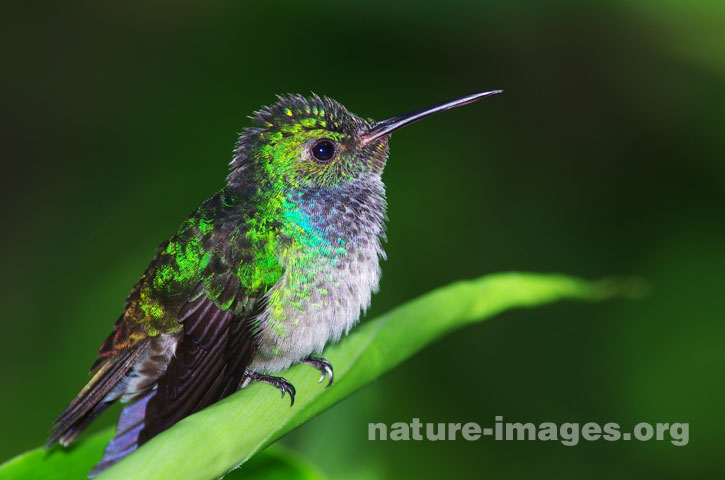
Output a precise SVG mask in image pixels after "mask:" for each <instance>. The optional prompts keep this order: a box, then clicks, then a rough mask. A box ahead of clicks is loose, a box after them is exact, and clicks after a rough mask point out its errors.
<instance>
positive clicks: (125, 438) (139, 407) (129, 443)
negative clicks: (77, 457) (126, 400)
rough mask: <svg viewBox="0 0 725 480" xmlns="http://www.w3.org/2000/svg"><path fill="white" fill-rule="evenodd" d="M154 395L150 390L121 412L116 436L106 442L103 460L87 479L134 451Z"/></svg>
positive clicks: (154, 392)
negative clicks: (147, 407) (147, 406)
mask: <svg viewBox="0 0 725 480" xmlns="http://www.w3.org/2000/svg"><path fill="white" fill-rule="evenodd" d="M154 395H156V390H155V389H154V390H152V391H150V392H148V393H146V394H144V395H143V396H141V397H140V398H137V399H134V400H133V402H132V403H130V404H129V405H128V406H127V407H125V408H124V409H123V411H121V416H120V417H119V418H118V423H117V424H116V435H115V436H114V437H113V439H111V441H110V442H108V445H106V449H105V450H104V451H103V458H102V459H101V461H100V462H98V463H97V464H96V466H95V467H93V470H91V471H90V473H88V478H94V477H96V476H98V475H100V474H101V473H103V471H104V470H106V469H107V468H109V467H110V466H112V465H114V464H116V463H117V462H119V461H121V460H123V459H124V458H125V457H126V456H127V455H129V454H130V453H131V452H133V451H134V450H136V449H137V448H138V445H139V434H140V433H141V431H142V430H143V429H144V426H145V424H144V418H145V416H146V405H147V404H148V402H149V400H151V399H152V398H153V397H154Z"/></svg>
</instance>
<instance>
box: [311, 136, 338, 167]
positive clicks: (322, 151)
mask: <svg viewBox="0 0 725 480" xmlns="http://www.w3.org/2000/svg"><path fill="white" fill-rule="evenodd" d="M334 155H335V145H333V143H332V142H331V141H329V140H320V141H318V142H317V143H315V144H314V145H313V146H312V156H313V157H315V160H317V161H318V162H321V163H327V162H329V161H330V160H331V159H332V157H333V156H334Z"/></svg>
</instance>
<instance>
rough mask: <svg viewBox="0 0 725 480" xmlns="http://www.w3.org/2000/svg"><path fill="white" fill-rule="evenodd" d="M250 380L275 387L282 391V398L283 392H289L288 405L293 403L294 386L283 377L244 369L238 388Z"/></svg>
mask: <svg viewBox="0 0 725 480" xmlns="http://www.w3.org/2000/svg"><path fill="white" fill-rule="evenodd" d="M250 382H262V383H266V384H267V385H272V386H273V387H277V388H279V390H280V391H281V392H282V398H284V394H285V393H289V398H290V407H291V406H292V405H294V403H295V387H294V385H292V384H291V383H290V382H289V381H287V379H285V378H282V377H273V376H271V375H263V374H261V373H257V372H250V371H246V372H245V373H244V378H243V379H242V384H241V386H240V387H239V388H240V389H242V388H244V387H246V386H247V385H249V383H250Z"/></svg>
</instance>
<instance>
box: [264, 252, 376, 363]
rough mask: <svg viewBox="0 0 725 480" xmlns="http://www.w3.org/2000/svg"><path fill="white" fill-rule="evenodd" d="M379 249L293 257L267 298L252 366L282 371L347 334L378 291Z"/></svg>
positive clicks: (319, 351)
mask: <svg viewBox="0 0 725 480" xmlns="http://www.w3.org/2000/svg"><path fill="white" fill-rule="evenodd" d="M378 248H379V247H378V244H377V242H375V243H372V244H369V245H368V246H365V247H364V248H358V249H355V250H354V251H350V252H345V254H344V255H342V254H340V255H338V256H331V257H320V258H318V259H316V260H314V261H308V262H305V261H304V258H295V259H293V261H292V262H291V263H290V264H289V265H288V268H287V270H286V272H285V275H284V276H283V277H282V279H281V280H280V282H279V283H278V285H277V287H276V288H275V289H274V290H273V291H272V292H271V293H270V295H269V298H268V306H267V308H266V309H265V312H264V314H263V317H262V320H263V322H262V325H263V329H262V331H261V332H260V334H259V336H258V345H259V350H258V354H257V356H256V358H255V359H254V361H253V362H252V365H251V366H250V368H251V369H252V370H255V371H261V372H267V373H272V372H275V371H278V370H282V369H285V368H287V367H289V366H290V365H292V364H294V363H297V362H299V361H301V360H303V359H305V358H306V357H308V356H309V355H312V354H315V353H317V354H319V353H321V352H322V350H323V349H324V347H325V345H326V344H327V343H328V342H336V341H338V340H339V339H340V337H341V336H342V335H343V334H347V333H348V332H349V330H350V328H351V327H352V326H353V325H355V323H357V321H358V319H359V318H360V313H361V310H362V311H364V310H365V309H366V308H367V307H368V306H369V305H370V297H371V295H372V293H374V292H375V291H377V288H378V282H379V280H380V266H379V260H378V255H379V251H378ZM302 256H303V255H302Z"/></svg>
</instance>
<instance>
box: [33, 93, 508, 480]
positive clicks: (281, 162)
mask: <svg viewBox="0 0 725 480" xmlns="http://www.w3.org/2000/svg"><path fill="white" fill-rule="evenodd" d="M500 92H501V90H493V91H487V92H479V93H474V94H471V95H466V96H462V97H458V98H455V99H452V100H448V101H445V102H441V103H437V104H434V105H431V106H429V107H426V108H422V109H418V110H414V111H411V112H408V113H405V114H402V115H398V116H395V117H392V118H389V119H387V120H383V121H381V122H375V121H373V120H372V119H364V118H362V117H359V116H357V115H355V114H353V113H351V112H349V111H348V110H347V109H346V108H345V107H344V106H343V105H342V104H340V103H338V102H337V101H335V100H333V99H330V98H328V97H322V98H321V97H319V96H317V95H315V94H312V96H310V97H304V96H302V95H297V94H288V95H281V96H278V97H277V99H278V101H277V102H276V103H274V104H273V105H271V106H266V107H262V108H261V109H260V110H258V111H257V112H255V113H254V115H253V116H251V117H249V118H250V119H251V120H252V121H253V122H254V123H255V126H253V127H248V128H246V129H244V130H243V131H242V133H241V134H240V135H239V139H238V141H237V143H236V145H235V148H234V151H233V156H232V160H231V162H230V172H229V174H228V176H227V178H226V184H225V185H224V187H223V188H221V190H219V191H218V192H217V193H215V194H214V195H213V196H211V197H210V198H208V199H207V200H206V201H205V202H203V203H202V204H201V206H199V207H198V208H197V209H196V210H194V211H193V212H192V213H191V214H190V215H189V216H188V217H187V218H186V220H184V222H183V223H182V224H181V227H180V228H179V230H178V231H177V232H176V233H175V234H174V235H173V236H171V238H169V239H168V240H167V241H165V242H163V243H162V244H161V245H160V246H159V247H158V249H157V250H156V255H155V256H154V258H153V260H152V261H151V263H150V264H149V266H148V267H147V268H146V271H145V272H144V273H143V275H141V278H140V279H139V280H138V282H137V283H136V285H135V286H134V287H133V289H132V290H131V293H130V294H129V295H128V297H127V299H126V302H125V307H124V309H123V313H122V314H121V315H120V317H119V318H118V320H117V321H116V323H115V324H114V327H113V331H112V332H111V334H110V335H109V336H108V338H107V339H106V340H105V341H104V342H103V344H102V345H101V347H100V349H99V351H98V355H97V359H96V361H95V363H94V364H93V366H92V367H91V370H90V373H89V374H90V375H92V378H91V380H90V381H89V382H88V384H87V385H86V386H85V387H84V388H83V389H82V390H81V391H80V393H78V395H77V396H76V397H75V398H74V399H73V400H72V401H71V402H70V404H69V405H68V407H67V408H66V409H65V410H64V411H63V413H61V414H60V416H59V417H58V418H57V420H56V421H55V422H54V423H53V425H52V427H51V430H52V433H51V434H50V437H49V439H48V443H47V445H48V447H50V446H52V445H54V444H55V443H60V444H61V445H63V446H68V445H69V444H70V443H71V442H73V440H75V439H76V438H77V437H78V435H79V434H80V433H81V431H82V430H83V429H84V428H85V427H87V426H88V425H89V424H90V423H91V422H92V421H93V420H94V419H95V418H96V417H98V415H100V414H101V413H102V412H103V411H104V410H106V409H107V408H108V407H109V406H110V405H111V404H112V403H114V402H115V401H120V402H121V403H122V404H124V408H123V410H122V412H121V414H120V417H119V419H118V423H117V425H116V431H115V436H114V437H113V439H111V440H110V442H109V443H108V444H107V446H106V447H105V451H104V453H103V457H102V459H101V460H100V462H99V463H98V464H97V465H96V466H95V467H94V468H93V470H91V472H90V473H89V477H91V478H92V477H94V476H97V475H98V474H100V473H101V472H103V471H104V470H106V469H107V468H109V467H110V466H111V465H113V464H115V463H117V462H118V461H120V460H121V459H123V458H124V457H126V456H127V455H129V454H130V453H131V452H133V451H134V450H136V449H137V448H138V447H139V446H141V445H143V444H144V443H146V442H148V441H149V440H150V439H151V438H153V437H154V436H155V435H158V434H159V433H161V432H162V431H164V430H166V429H168V428H169V427H171V426H172V425H174V424H175V423H176V422H178V421H179V420H181V419H182V418H184V417H186V416H188V415H191V414H193V413H195V412H198V411H200V410H201V409H203V408H205V407H207V406H209V405H211V404H213V403H215V402H217V401H219V400H220V399H222V398H224V397H226V396H228V395H230V394H232V393H234V392H235V391H237V390H239V389H241V388H244V387H246V386H247V385H248V384H249V383H250V382H263V383H266V384H269V385H271V386H273V387H275V388H278V389H279V390H280V391H281V394H282V397H284V396H285V394H288V395H289V397H290V402H291V404H293V403H294V396H295V388H294V386H293V385H292V384H291V383H290V382H289V381H287V380H286V379H285V378H284V377H281V376H275V375H273V374H275V373H277V372H280V371H282V370H285V369H287V368H288V367H290V366H292V365H295V364H298V363H304V364H307V365H310V366H312V367H314V368H316V369H318V370H319V371H320V372H321V378H320V382H322V381H323V380H324V379H325V378H327V379H328V383H327V384H328V386H329V385H330V384H332V380H333V367H332V365H331V364H330V363H329V362H328V361H327V360H325V359H324V358H322V357H320V356H319V355H320V354H321V353H322V351H323V349H324V347H325V345H326V344H328V343H330V342H337V341H338V340H339V339H340V338H341V337H342V335H346V334H347V333H348V332H349V331H350V329H351V328H352V327H353V326H354V325H355V324H356V323H357V322H358V320H359V318H360V315H361V312H362V313H364V311H365V310H366V309H367V307H368V306H369V305H370V299H371V295H372V294H373V293H375V292H376V291H377V290H378V283H379V280H380V275H381V269H380V260H382V259H384V258H385V252H384V251H383V248H382V246H381V242H382V241H384V239H385V232H384V230H385V225H384V223H385V220H386V200H385V186H384V184H383V182H382V179H381V176H382V173H383V169H384V167H385V164H386V162H387V158H388V141H389V138H390V135H391V133H392V132H394V131H396V130H398V129H400V128H401V127H404V126H406V125H409V124H411V123H413V122H416V121H418V120H420V119H422V118H424V117H427V116H429V115H432V114H435V113H438V112H442V111H445V110H449V109H452V108H456V107H460V106H463V105H467V104H469V103H472V102H475V101H477V100H480V99H482V98H485V97H488V96H491V95H495V94H497V93H500Z"/></svg>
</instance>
